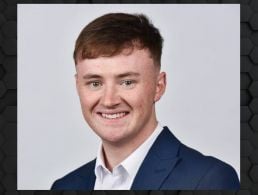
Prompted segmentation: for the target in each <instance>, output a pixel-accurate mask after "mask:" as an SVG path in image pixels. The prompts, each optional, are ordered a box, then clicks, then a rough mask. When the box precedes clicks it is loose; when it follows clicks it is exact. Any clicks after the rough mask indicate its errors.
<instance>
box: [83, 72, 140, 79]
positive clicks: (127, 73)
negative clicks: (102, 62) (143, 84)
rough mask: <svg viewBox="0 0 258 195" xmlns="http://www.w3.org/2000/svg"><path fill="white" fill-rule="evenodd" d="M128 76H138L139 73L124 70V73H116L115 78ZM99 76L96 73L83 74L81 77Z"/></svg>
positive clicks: (94, 77)
mask: <svg viewBox="0 0 258 195" xmlns="http://www.w3.org/2000/svg"><path fill="white" fill-rule="evenodd" d="M128 76H134V77H138V76H140V73H138V72H125V73H121V74H118V75H116V77H117V78H124V77H128ZM99 78H102V76H101V75H98V74H90V73H89V74H85V75H84V76H83V79H99Z"/></svg>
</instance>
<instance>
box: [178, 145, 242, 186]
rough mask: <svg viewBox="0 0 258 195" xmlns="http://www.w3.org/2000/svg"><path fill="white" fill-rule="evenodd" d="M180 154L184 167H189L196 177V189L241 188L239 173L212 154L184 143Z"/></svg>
mask: <svg viewBox="0 0 258 195" xmlns="http://www.w3.org/2000/svg"><path fill="white" fill-rule="evenodd" d="M180 155H181V157H182V160H181V163H182V165H183V167H188V168H187V170H188V171H190V172H191V175H192V176H193V177H195V179H196V180H195V181H196V183H195V189H204V190H205V189H220V190H222V189H228V190H229V189H239V187H240V184H239V179H238V176H237V173H236V171H235V170H234V168H233V167H232V166H231V165H229V164H227V163H226V162H223V161H221V160H219V159H217V158H215V157H212V156H205V155H203V154H202V153H200V152H198V151H196V150H194V149H192V148H189V147H187V146H185V145H183V144H182V146H181V148H180ZM189 177H190V178H191V176H189ZM191 179H193V178H191ZM192 181H193V180H192Z"/></svg>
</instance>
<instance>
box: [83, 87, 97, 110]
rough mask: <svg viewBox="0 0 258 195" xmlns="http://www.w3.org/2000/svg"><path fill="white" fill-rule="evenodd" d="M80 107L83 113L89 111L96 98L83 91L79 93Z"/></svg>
mask: <svg viewBox="0 0 258 195" xmlns="http://www.w3.org/2000/svg"><path fill="white" fill-rule="evenodd" d="M79 97H80V102H81V106H82V109H83V111H84V112H87V111H89V110H90V109H91V108H92V107H93V106H94V105H95V104H96V102H97V99H98V98H97V96H96V95H95V94H92V93H90V92H87V91H85V90H83V89H81V90H80V91H79Z"/></svg>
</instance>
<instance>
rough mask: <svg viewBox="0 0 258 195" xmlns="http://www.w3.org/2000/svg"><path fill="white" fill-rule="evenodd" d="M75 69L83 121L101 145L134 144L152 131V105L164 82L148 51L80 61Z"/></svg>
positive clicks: (153, 119)
mask: <svg viewBox="0 0 258 195" xmlns="http://www.w3.org/2000/svg"><path fill="white" fill-rule="evenodd" d="M76 70H77V74H76V84H77V90H78V94H79V97H80V102H81V107H82V111H83V115H84V118H85V120H86V121H87V122H88V124H89V126H90V127H91V128H92V129H93V130H94V131H95V133H96V134H98V136H99V137H101V138H102V140H103V142H106V143H112V144H122V143H128V142H138V141H140V140H142V139H145V138H146V136H148V135H149V134H150V133H151V132H152V131H153V130H154V128H155V127H156V124H157V121H156V116H155V108H154V103H155V101H158V100H159V98H160V97H161V95H162V94H163V93H164V90H165V85H166V79H165V73H164V72H163V73H159V70H158V68H157V67H155V65H154V62H153V59H152V58H151V57H150V53H149V50H147V49H141V50H139V49H134V50H133V52H132V53H131V54H129V55H128V53H127V54H125V53H124V52H122V53H121V54H119V55H116V56H113V57H98V58H95V59H84V60H81V61H79V62H78V63H77V66H76ZM144 137H145V138H144Z"/></svg>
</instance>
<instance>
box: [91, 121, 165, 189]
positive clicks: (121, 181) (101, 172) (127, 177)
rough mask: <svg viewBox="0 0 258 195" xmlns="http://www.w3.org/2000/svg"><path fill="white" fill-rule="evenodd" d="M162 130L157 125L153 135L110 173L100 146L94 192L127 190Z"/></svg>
mask: <svg viewBox="0 0 258 195" xmlns="http://www.w3.org/2000/svg"><path fill="white" fill-rule="evenodd" d="M162 129H163V127H162V126H161V124H160V123H158V125H157V127H156V129H155V130H154V131H153V133H152V134H151V135H150V136H149V137H148V138H147V139H146V140H145V141H144V142H143V143H142V144H141V145H140V146H139V147H138V148H137V149H136V150H135V151H134V152H133V153H131V154H130V155H129V156H128V157H127V158H126V159H125V160H123V161H122V162H121V163H120V164H119V165H117V166H116V167H114V168H113V171H112V172H110V171H109V170H108V169H107V168H106V166H105V163H104V161H103V152H102V144H100V146H99V150H98V154H97V160H96V165H95V170H94V171H95V175H96V181H95V186H94V190H129V189H130V188H131V185H132V183H133V181H134V178H135V176H136V173H137V172H138V169H139V168H140V166H141V164H142V162H143V160H144V158H145V156H146V155H147V153H148V151H149V149H150V148H151V146H152V145H153V143H154V141H155V140H156V138H157V137H158V135H159V134H160V133H161V131H162Z"/></svg>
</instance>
